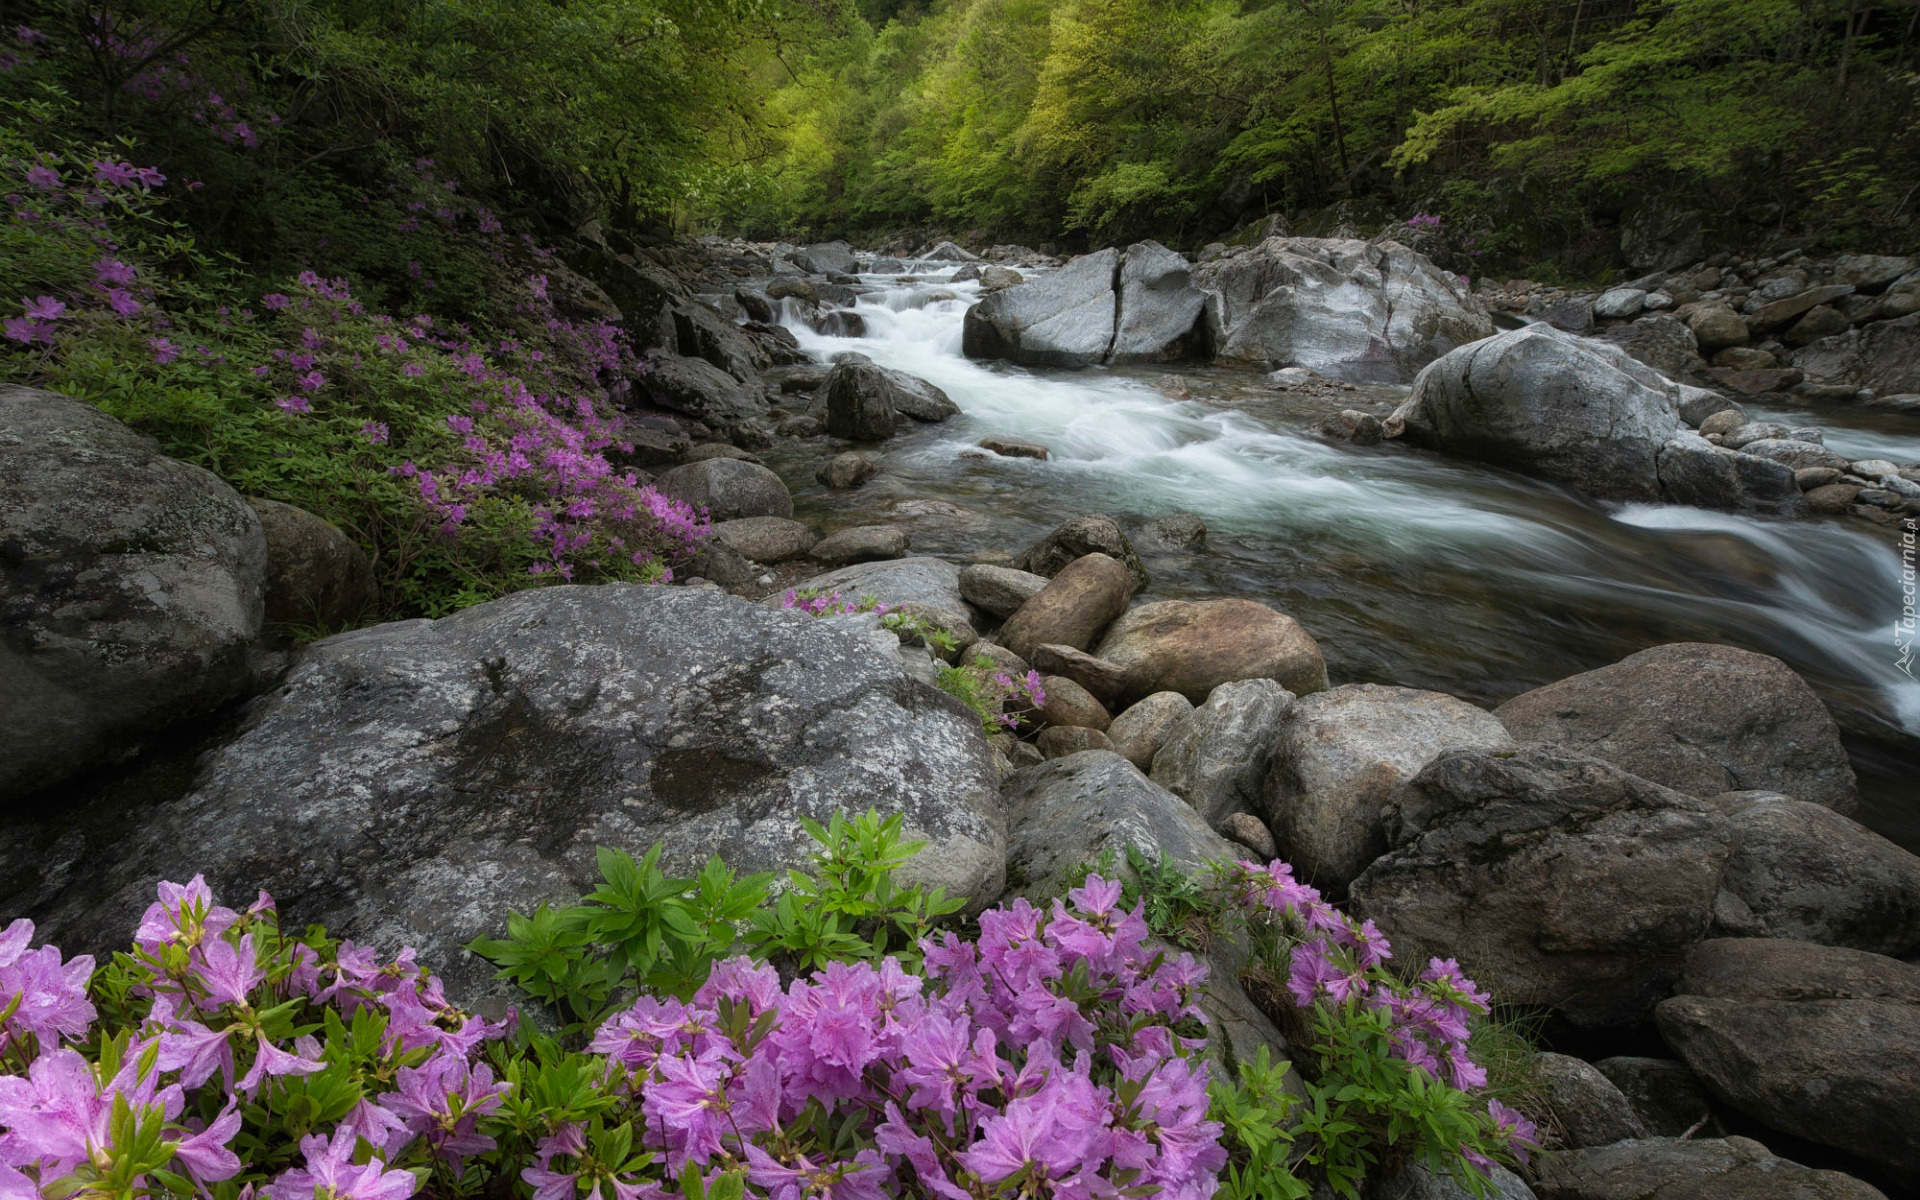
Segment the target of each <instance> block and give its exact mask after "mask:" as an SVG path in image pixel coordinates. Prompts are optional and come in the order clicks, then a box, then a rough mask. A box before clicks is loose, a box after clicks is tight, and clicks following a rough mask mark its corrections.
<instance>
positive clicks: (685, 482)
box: [653, 458, 793, 521]
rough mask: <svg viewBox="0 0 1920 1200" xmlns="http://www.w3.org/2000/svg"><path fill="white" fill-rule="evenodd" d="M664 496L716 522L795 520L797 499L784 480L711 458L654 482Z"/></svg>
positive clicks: (739, 461)
mask: <svg viewBox="0 0 1920 1200" xmlns="http://www.w3.org/2000/svg"><path fill="white" fill-rule="evenodd" d="M653 487H654V490H655V491H657V492H660V493H661V494H662V495H667V496H672V497H673V498H674V499H676V500H684V501H686V502H687V503H688V504H691V505H693V506H694V507H695V508H704V509H705V510H706V511H707V516H709V517H710V518H712V519H713V520H715V521H732V520H735V519H736V518H740V517H784V518H789V519H790V518H792V516H793V496H792V494H791V493H789V492H788V491H787V485H786V484H784V483H782V482H780V477H779V476H778V475H775V474H774V473H773V472H772V471H769V470H767V468H765V467H763V466H761V465H760V464H759V463H750V462H747V461H746V460H745V459H739V458H709V459H705V460H703V461H701V462H691V463H688V464H687V465H685V466H683V467H675V468H674V469H673V470H671V471H668V472H666V473H664V474H662V475H660V476H659V477H658V478H656V479H655V480H654V481H653Z"/></svg>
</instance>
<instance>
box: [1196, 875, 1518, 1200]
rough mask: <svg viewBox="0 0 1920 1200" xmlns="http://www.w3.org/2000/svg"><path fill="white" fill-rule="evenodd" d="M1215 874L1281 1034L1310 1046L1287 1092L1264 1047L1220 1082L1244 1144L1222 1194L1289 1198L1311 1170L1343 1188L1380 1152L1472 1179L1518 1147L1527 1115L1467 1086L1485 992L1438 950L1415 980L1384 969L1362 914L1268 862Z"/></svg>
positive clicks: (1223, 1103)
mask: <svg viewBox="0 0 1920 1200" xmlns="http://www.w3.org/2000/svg"><path fill="white" fill-rule="evenodd" d="M1217 885H1218V889H1219V892H1220V893H1221V894H1220V895H1219V896H1218V897H1217V899H1218V900H1219V901H1220V902H1222V903H1223V905H1224V908H1223V911H1224V913H1225V914H1227V915H1228V916H1230V917H1232V918H1233V919H1234V920H1233V923H1234V924H1236V925H1238V924H1239V923H1241V922H1244V923H1245V925H1246V927H1247V928H1249V929H1250V931H1251V932H1252V933H1253V934H1254V936H1255V938H1256V950H1257V958H1258V959H1259V961H1260V962H1261V963H1262V964H1263V965H1264V966H1265V967H1266V968H1267V969H1269V970H1271V971H1272V974H1271V975H1270V976H1269V980H1270V981H1271V982H1272V983H1274V984H1277V985H1278V986H1277V987H1274V988H1271V989H1270V990H1268V991H1267V993H1266V994H1265V995H1264V996H1263V997H1262V998H1263V999H1264V1000H1265V1001H1266V1004H1264V1005H1263V1007H1265V1008H1266V1009H1267V1010H1268V1012H1269V1013H1270V1014H1271V1015H1274V1016H1276V1017H1278V1018H1279V1024H1280V1026H1281V1028H1282V1029H1283V1030H1284V1031H1286V1032H1287V1034H1288V1040H1289V1042H1290V1043H1292V1044H1295V1045H1299V1044H1303V1043H1304V1044H1307V1045H1310V1046H1311V1048H1312V1055H1311V1057H1310V1058H1309V1059H1307V1060H1305V1061H1299V1062H1296V1063H1295V1064H1293V1065H1294V1066H1296V1067H1298V1068H1299V1069H1301V1071H1302V1072H1303V1074H1304V1075H1305V1079H1304V1081H1303V1084H1302V1088H1301V1092H1300V1093H1299V1094H1295V1093H1291V1092H1290V1091H1289V1090H1288V1089H1287V1088H1286V1087H1285V1072H1284V1067H1285V1065H1286V1064H1281V1065H1280V1066H1279V1067H1275V1066H1274V1065H1273V1064H1271V1063H1270V1062H1268V1061H1267V1060H1266V1057H1265V1055H1264V1053H1263V1054H1262V1056H1261V1057H1260V1059H1259V1060H1258V1061H1256V1062H1254V1063H1251V1064H1243V1065H1242V1079H1241V1080H1240V1081H1238V1083H1237V1084H1231V1083H1224V1082H1223V1083H1220V1084H1216V1086H1215V1089H1214V1100H1215V1107H1216V1111H1217V1112H1218V1113H1219V1114H1220V1115H1221V1117H1222V1119H1223V1121H1224V1122H1225V1124H1226V1125H1227V1127H1228V1128H1229V1130H1230V1131H1231V1132H1232V1134H1233V1138H1234V1140H1235V1141H1237V1143H1238V1145H1239V1150H1240V1153H1239V1154H1238V1155H1237V1156H1236V1161H1235V1163H1234V1165H1233V1166H1232V1167H1231V1168H1230V1169H1229V1171H1228V1173H1227V1179H1226V1184H1227V1187H1226V1191H1227V1193H1228V1195H1229V1196H1230V1197H1231V1198H1233V1200H1253V1198H1256V1197H1257V1198H1259V1200H1282V1198H1284V1200H1295V1198H1297V1197H1304V1196H1307V1195H1309V1194H1311V1191H1312V1188H1311V1186H1310V1181H1311V1180H1312V1179H1314V1178H1316V1177H1318V1178H1324V1179H1325V1180H1326V1181H1327V1183H1329V1184H1330V1185H1331V1186H1332V1187H1333V1189H1334V1190H1335V1192H1337V1193H1338V1194H1340V1195H1343V1196H1354V1195H1357V1194H1358V1189H1359V1185H1360V1183H1361V1181H1362V1180H1363V1179H1364V1178H1365V1177H1366V1174H1367V1172H1368V1170H1369V1168H1371V1167H1373V1166H1375V1165H1376V1164H1377V1163H1380V1162H1382V1161H1383V1159H1385V1158H1386V1157H1387V1156H1389V1155H1391V1156H1392V1158H1393V1159H1395V1160H1398V1161H1407V1160H1413V1161H1424V1162H1425V1164H1426V1165H1427V1166H1428V1167H1429V1168H1430V1169H1432V1170H1434V1171H1436V1172H1440V1173H1446V1174H1451V1175H1453V1176H1454V1177H1456V1178H1458V1179H1459V1180H1460V1181H1461V1182H1463V1183H1465V1184H1467V1185H1468V1186H1470V1187H1473V1188H1474V1189H1475V1190H1476V1191H1481V1190H1483V1188H1484V1175H1483V1174H1482V1173H1483V1172H1486V1171H1490V1170H1491V1169H1492V1167H1493V1164H1494V1159H1495V1156H1499V1157H1509V1156H1512V1157H1517V1158H1519V1159H1521V1160H1523V1161H1524V1160H1525V1159H1526V1157H1527V1154H1528V1151H1529V1149H1530V1148H1532V1147H1534V1146H1536V1145H1537V1143H1538V1131H1537V1130H1536V1129H1535V1128H1534V1125H1533V1123H1532V1122H1531V1121H1528V1120H1527V1119H1526V1118H1525V1117H1522V1116H1521V1115H1520V1114H1519V1113H1517V1112H1514V1111H1513V1110H1511V1109H1508V1108H1507V1107H1506V1106H1505V1105H1503V1104H1501V1103H1500V1101H1499V1099H1498V1098H1497V1097H1495V1098H1485V1099H1482V1098H1478V1097H1477V1093H1479V1092H1480V1091H1481V1089H1483V1088H1485V1087H1486V1085H1487V1082H1488V1080H1487V1072H1486V1071H1485V1070H1484V1069H1483V1068H1482V1067H1481V1066H1480V1065H1478V1064H1477V1063H1476V1062H1475V1061H1474V1060H1473V1058H1472V1057H1471V1055H1470V1053H1469V1041H1470V1039H1471V1037H1472V1035H1473V1029H1474V1026H1475V1024H1476V1023H1477V1022H1478V1020H1479V1018H1481V1017H1484V1016H1485V1015H1486V1014H1487V1012H1488V1005H1489V998H1488V997H1487V995H1486V994H1485V993H1483V992H1481V991H1479V990H1478V989H1477V988H1476V987H1475V986H1474V984H1473V982H1472V981H1471V980H1470V979H1468V978H1466V976H1465V975H1464V974H1462V973H1461V971H1460V967H1459V964H1458V963H1456V962H1454V961H1452V960H1450V959H1437V958H1436V959H1433V960H1431V961H1430V962H1429V963H1428V964H1427V966H1426V968H1425V969H1424V970H1423V971H1421V972H1420V973H1419V974H1418V976H1417V977H1415V978H1408V977H1405V976H1403V975H1396V974H1394V973H1393V972H1391V971H1389V970H1388V969H1387V966H1386V964H1387V962H1388V961H1389V960H1390V959H1392V957H1393V951H1392V948H1391V947H1390V946H1389V945H1388V942H1387V939H1386V938H1385V937H1384V936H1383V935H1382V934H1381V933H1380V931H1379V930H1378V929H1377V928H1375V926H1374V924H1373V922H1372V921H1359V922H1356V921H1354V920H1353V919H1352V918H1351V917H1349V916H1347V915H1346V914H1345V913H1342V912H1340V911H1339V910H1338V909H1336V908H1334V907H1333V906H1332V905H1330V904H1328V903H1327V902H1326V901H1325V900H1324V899H1322V898H1321V896H1320V893H1319V892H1318V891H1316V890H1315V889H1314V888H1312V887H1309V886H1308V885H1306V884H1303V883H1300V882H1299V881H1297V880H1295V879H1294V878H1293V871H1292V868H1290V867H1289V866H1288V865H1287V864H1286V863H1284V862H1280V861H1278V860H1276V861H1274V862H1272V863H1268V864H1267V865H1265V866H1261V865H1259V864H1256V863H1251V862H1240V863H1236V864H1234V865H1233V866H1232V867H1230V868H1225V869H1223V870H1222V871H1221V872H1220V874H1219V877H1218V880H1217ZM1250 982H1253V983H1256V984H1257V983H1258V982H1260V981H1259V980H1258V979H1256V980H1252V981H1250ZM1255 991H1256V994H1257V995H1258V994H1259V992H1260V989H1258V988H1256V989H1255Z"/></svg>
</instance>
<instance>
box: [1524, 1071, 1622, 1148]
mask: <svg viewBox="0 0 1920 1200" xmlns="http://www.w3.org/2000/svg"><path fill="white" fill-rule="evenodd" d="M1526 1073H1527V1082H1528V1084H1529V1087H1528V1091H1530V1092H1532V1093H1533V1094H1535V1095H1538V1096H1539V1097H1541V1098H1542V1099H1543V1100H1545V1101H1546V1108H1547V1112H1546V1114H1544V1115H1545V1116H1546V1117H1547V1118H1548V1125H1549V1127H1551V1128H1553V1129H1554V1131H1555V1132H1556V1133H1558V1134H1559V1135H1560V1139H1559V1140H1560V1144H1561V1145H1562V1146H1565V1147H1567V1148H1569V1149H1574V1150H1578V1149H1580V1148H1582V1147H1584V1146H1604V1145H1607V1144H1608V1143H1609V1142H1617V1141H1620V1140H1622V1139H1623V1138H1631V1137H1645V1136H1647V1128H1646V1126H1644V1125H1642V1124H1641V1123H1640V1118H1639V1117H1637V1116H1635V1115H1634V1113H1633V1106H1632V1105H1631V1104H1629V1103H1628V1102H1627V1098H1626V1096H1625V1095H1623V1094H1622V1093H1621V1091H1620V1089H1619V1088H1617V1087H1615V1086H1614V1085H1613V1081H1612V1080H1610V1079H1608V1078H1607V1077H1606V1076H1605V1075H1603V1074H1601V1073H1600V1071H1599V1070H1598V1069H1597V1068H1595V1067H1594V1066H1593V1064H1591V1063H1587V1062H1582V1061H1581V1060H1580V1059H1577V1058H1574V1057H1572V1056H1570V1055H1566V1054H1550V1053H1543V1054H1536V1055H1534V1056H1533V1057H1532V1058H1530V1059H1528V1060H1527V1065H1526Z"/></svg>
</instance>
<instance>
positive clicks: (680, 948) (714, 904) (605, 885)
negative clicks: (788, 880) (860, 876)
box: [468, 843, 773, 1033]
mask: <svg viewBox="0 0 1920 1200" xmlns="http://www.w3.org/2000/svg"><path fill="white" fill-rule="evenodd" d="M660 851H661V847H660V846H659V844H657V843H656V844H655V845H654V847H653V848H652V849H651V850H648V851H647V853H646V855H645V856H644V857H643V858H641V859H640V860H639V861H638V862H635V861H634V858H633V856H632V855H631V854H628V853H627V852H626V851H624V850H616V849H609V848H607V847H604V846H603V847H601V848H600V851H599V856H598V861H599V867H600V878H601V884H600V886H599V887H597V888H595V889H594V890H593V891H592V892H591V893H589V894H588V895H587V896H586V897H585V899H583V900H582V901H581V902H580V903H579V904H576V905H572V906H570V907H567V908H564V909H554V908H551V907H549V906H547V905H545V904H542V905H540V906H539V907H538V908H537V909H535V910H534V913H533V915H532V916H530V917H529V916H524V915H522V914H520V913H513V914H511V915H509V917H508V918H507V936H506V937H505V938H502V939H492V938H485V939H481V940H478V941H475V942H474V943H473V944H472V945H471V946H469V947H468V949H470V950H472V951H473V952H474V953H476V954H479V955H481V956H483V957H485V958H488V959H491V960H493V962H494V963H495V964H496V965H498V966H499V967H500V977H501V978H503V979H507V980H511V981H512V982H513V983H515V984H517V985H518V986H519V987H521V988H522V989H523V990H525V991H526V992H527V993H528V994H529V995H531V996H533V997H535V998H536V999H538V1000H540V1001H542V1002H543V1003H545V1004H548V1005H550V1006H552V1007H553V1008H554V1010H555V1011H556V1012H558V1013H559V1014H560V1015H561V1017H562V1018H563V1019H564V1020H566V1021H567V1022H569V1026H568V1028H569V1030H570V1031H571V1032H576V1033H577V1032H581V1031H584V1030H588V1029H592V1028H594V1027H595V1026H597V1025H598V1024H599V1023H600V1022H601V1021H602V1020H604V1019H605V1018H606V1015H607V1014H608V1013H609V1012H611V1011H612V1009H613V1008H614V1007H616V1006H617V1004H618V1002H619V999H620V997H621V996H622V995H625V994H627V993H628V992H629V991H630V990H631V989H640V988H644V989H646V990H648V991H655V992H668V993H671V994H673V995H676V996H680V997H681V998H683V999H684V998H685V997H687V996H689V995H691V994H692V993H693V991H694V989H695V988H697V987H699V986H700V984H701V983H702V982H704V981H705V980H706V977H707V972H708V970H709V969H710V968H711V967H712V965H713V964H714V963H715V962H717V961H718V960H720V959H722V958H726V957H728V956H729V955H730V954H731V953H732V952H733V949H734V945H735V943H736V942H737V941H738V940H739V934H738V926H739V925H740V923H741V922H744V921H746V920H747V919H748V918H750V917H751V916H753V915H754V914H755V913H756V912H757V911H758V910H759V909H760V907H761V906H762V905H763V904H764V903H765V902H766V899H767V893H768V887H769V885H770V884H771V883H772V881H773V876H771V875H765V874H762V875H749V876H747V877H746V878H744V879H740V878H736V877H735V876H734V873H733V872H732V871H731V870H730V869H728V867H727V866H726V865H725V864H724V863H722V862H721V861H720V859H719V858H718V857H717V856H716V857H714V858H712V859H710V860H708V862H707V865H706V866H705V867H704V868H703V869H702V870H701V872H700V874H699V875H698V876H696V877H694V878H692V879H678V878H674V877H672V876H669V875H667V874H666V873H665V872H663V871H662V870H661V869H660Z"/></svg>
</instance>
